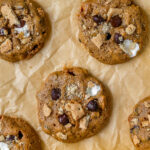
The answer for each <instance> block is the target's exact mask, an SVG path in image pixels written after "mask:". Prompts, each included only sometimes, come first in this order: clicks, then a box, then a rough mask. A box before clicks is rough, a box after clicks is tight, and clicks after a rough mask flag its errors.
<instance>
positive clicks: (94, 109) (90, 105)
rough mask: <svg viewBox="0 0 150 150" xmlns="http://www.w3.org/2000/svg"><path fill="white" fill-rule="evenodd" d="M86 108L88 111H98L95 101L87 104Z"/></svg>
mask: <svg viewBox="0 0 150 150" xmlns="http://www.w3.org/2000/svg"><path fill="white" fill-rule="evenodd" d="M87 108H88V110H90V111H97V110H98V109H99V107H98V103H97V100H96V99H95V100H91V101H90V102H89V103H88V104H87Z"/></svg>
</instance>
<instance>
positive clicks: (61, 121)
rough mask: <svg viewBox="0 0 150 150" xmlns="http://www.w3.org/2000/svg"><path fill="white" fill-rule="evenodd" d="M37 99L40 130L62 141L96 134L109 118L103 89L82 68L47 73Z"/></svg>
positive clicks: (100, 84)
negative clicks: (47, 75)
mask: <svg viewBox="0 0 150 150" xmlns="http://www.w3.org/2000/svg"><path fill="white" fill-rule="evenodd" d="M37 100H38V115H39V121H40V124H41V126H42V128H43V130H44V131H45V132H46V133H48V134H50V135H52V136H53V137H54V138H56V139H57V140H59V141H62V142H67V143H73V142H77V141H80V140H82V139H84V138H87V137H90V136H93V135H95V134H97V133H98V132H99V131H100V129H101V128H102V127H104V125H105V123H106V122H107V119H108V117H109V116H110V105H109V104H108V97H107V96H106V92H105V90H104V86H103V85H102V83H101V82H99V81H98V80H97V79H95V78H94V77H92V76H91V75H89V74H88V72H87V70H84V69H82V68H77V67H75V68H66V69H64V70H63V71H58V72H54V73H52V74H50V75H49V77H48V78H47V80H46V81H45V83H44V84H43V86H42V88H41V90H40V91H39V92H38V93H37Z"/></svg>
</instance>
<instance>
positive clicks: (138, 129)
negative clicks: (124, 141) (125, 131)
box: [129, 97, 150, 150]
mask: <svg viewBox="0 0 150 150" xmlns="http://www.w3.org/2000/svg"><path fill="white" fill-rule="evenodd" d="M129 124H130V135H131V139H132V142H133V144H134V145H135V147H136V148H137V149H139V150H149V148H150V97H148V98H145V99H144V100H142V101H140V102H139V103H138V104H136V106H135V107H134V110H133V113H132V114H131V115H130V116H129Z"/></svg>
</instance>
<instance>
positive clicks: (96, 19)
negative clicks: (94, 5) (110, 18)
mask: <svg viewBox="0 0 150 150" xmlns="http://www.w3.org/2000/svg"><path fill="white" fill-rule="evenodd" d="M93 21H94V22H96V23H97V24H98V25H100V24H101V23H102V22H104V21H105V19H104V18H103V17H101V16H100V15H95V16H93Z"/></svg>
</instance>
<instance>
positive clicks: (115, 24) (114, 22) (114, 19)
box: [110, 15, 122, 27]
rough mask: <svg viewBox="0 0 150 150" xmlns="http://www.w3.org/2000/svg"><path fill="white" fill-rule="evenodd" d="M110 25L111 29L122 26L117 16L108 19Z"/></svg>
mask: <svg viewBox="0 0 150 150" xmlns="http://www.w3.org/2000/svg"><path fill="white" fill-rule="evenodd" d="M110 23H111V25H112V26H113V27H119V26H120V25H121V24H122V20H121V18H120V17H119V16H118V15H117V16H114V17H112V18H111V19H110Z"/></svg>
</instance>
